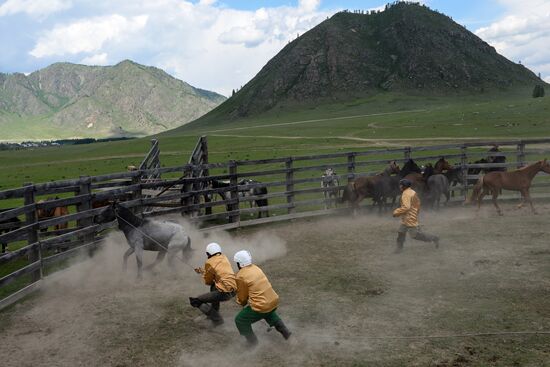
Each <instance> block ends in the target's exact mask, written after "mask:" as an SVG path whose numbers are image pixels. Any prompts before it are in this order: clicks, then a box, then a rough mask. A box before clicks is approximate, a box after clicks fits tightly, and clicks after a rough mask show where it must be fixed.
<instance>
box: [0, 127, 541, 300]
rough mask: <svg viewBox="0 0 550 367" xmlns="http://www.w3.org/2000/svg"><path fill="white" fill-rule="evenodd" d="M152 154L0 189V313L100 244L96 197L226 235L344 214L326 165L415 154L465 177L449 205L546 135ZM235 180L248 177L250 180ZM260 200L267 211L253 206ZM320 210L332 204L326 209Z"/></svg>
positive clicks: (360, 166) (365, 170)
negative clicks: (253, 152) (218, 154)
mask: <svg viewBox="0 0 550 367" xmlns="http://www.w3.org/2000/svg"><path fill="white" fill-rule="evenodd" d="M495 143H497V144H498V145H499V146H500V152H499V153H488V152H487V148H488V147H490V146H492V145H493V144H495ZM159 152H160V150H159V143H158V141H156V140H154V141H152V147H151V150H150V151H149V153H148V154H147V156H146V158H145V159H144V161H143V163H142V164H141V165H140V167H139V169H138V170H135V171H128V172H120V173H113V174H107V175H101V176H93V177H80V178H78V179H73V180H62V181H54V182H48V183H42V184H31V183H29V184H26V185H24V186H23V187H21V188H15V189H10V190H5V191H0V205H1V203H2V201H3V200H8V199H9V200H11V201H12V202H13V200H14V199H17V200H19V201H20V203H21V205H19V206H18V207H16V208H12V209H9V210H6V211H3V212H0V223H2V222H5V221H6V220H10V219H13V218H17V219H19V220H20V221H21V224H19V225H16V226H14V227H12V228H10V229H12V230H11V231H10V232H8V233H4V234H0V243H2V242H4V243H8V244H9V245H10V247H12V248H11V252H10V253H8V254H5V255H3V256H1V257H0V267H7V266H10V267H12V268H15V270H14V271H13V272H11V273H9V274H7V275H4V276H3V277H2V278H0V291H1V290H2V289H3V288H4V289H5V288H6V287H10V286H11V287H13V291H14V292H15V291H17V292H16V293H14V294H12V295H10V296H9V297H7V298H6V299H4V300H2V301H0V309H1V308H2V307H3V306H5V305H7V304H10V303H13V302H14V301H15V300H17V299H19V298H20V297H22V296H24V295H25V294H27V293H28V292H30V291H32V290H33V289H35V288H36V286H37V285H39V283H40V280H41V279H42V278H43V277H44V274H45V273H46V272H47V271H48V266H49V265H52V264H56V263H58V262H59V261H62V260H64V259H66V258H68V257H70V256H72V255H74V254H76V253H81V252H82V250H86V251H88V252H90V253H93V251H94V249H95V248H97V247H98V246H99V245H100V244H101V243H102V240H103V238H104V236H105V230H107V229H109V228H112V227H113V226H114V224H113V223H108V224H95V223H94V221H93V218H94V216H95V215H97V214H98V213H99V212H100V211H101V208H95V209H94V203H96V202H98V201H101V200H111V201H112V200H117V199H118V200H124V201H125V203H124V205H125V206H127V207H129V208H135V209H136V211H137V212H142V213H143V214H144V215H145V216H154V215H163V214H170V213H178V214H182V215H184V216H186V217H188V219H189V221H191V222H193V223H195V224H196V225H197V226H201V227H202V228H219V229H230V228H237V227H240V226H246V225H253V224H260V223H269V222H274V221H280V220H287V219H293V218H300V217H310V216H317V215H324V214H328V213H335V212H340V211H344V210H346V208H345V207H340V208H336V207H335V204H336V203H335V202H334V200H331V201H327V200H326V199H325V197H324V193H325V192H326V191H328V190H332V188H324V187H322V185H320V183H321V178H320V176H321V173H322V172H323V171H324V169H325V168H328V167H331V168H333V169H334V170H336V171H337V172H339V174H338V175H337V177H338V178H339V179H340V186H339V188H340V189H342V188H343V187H344V186H345V184H347V182H348V181H350V180H353V179H354V178H355V177H358V176H364V175H374V174H377V173H379V172H381V171H382V169H383V168H384V167H385V166H386V165H387V164H388V161H390V160H396V161H397V162H399V163H403V162H405V161H407V160H408V159H410V158H413V159H414V160H415V161H416V162H418V163H419V164H424V163H428V162H431V163H433V162H435V161H436V160H437V159H439V158H440V157H442V156H443V157H445V158H446V159H447V160H449V161H451V162H452V163H454V164H455V165H456V167H457V169H460V170H461V171H462V172H463V176H462V177H463V182H462V184H461V185H458V186H456V187H454V188H453V190H454V191H455V193H456V195H455V200H457V201H463V200H464V198H465V196H466V195H467V194H468V189H469V188H470V186H469V185H467V181H466V180H467V179H474V178H477V177H478V176H477V175H474V176H472V175H468V174H467V171H468V169H469V168H488V167H496V166H498V167H507V168H517V167H522V166H524V165H526V164H529V163H531V162H532V161H535V160H538V159H541V158H543V157H544V156H545V155H550V139H531V140H520V141H518V140H511V141H500V142H493V141H479V142H473V143H465V144H450V145H437V146H426V147H403V148H390V149H376V150H367V151H358V152H339V153H330V154H318V155H307V156H297V157H281V158H272V159H262V160H239V161H229V162H221V163H209V162H208V146H207V140H206V137H202V138H201V139H199V142H198V143H197V146H196V147H195V149H194V151H193V153H192V154H191V158H190V160H189V162H188V163H187V164H185V165H183V166H178V167H161V166H160V160H159ZM497 155H498V156H505V157H506V161H507V162H506V163H504V164H475V163H472V162H475V161H476V160H479V159H481V158H486V157H487V156H497ZM161 177H163V178H161ZM548 177H549V176H548V175H539V176H538V177H537V178H536V179H535V182H534V185H533V187H534V193H533V196H534V197H537V195H545V194H546V193H547V192H548V190H547V188H548V187H549V186H550V180H548ZM243 179H254V180H255V182H249V181H246V182H245V181H243ZM213 180H219V181H224V182H226V184H227V185H226V186H225V187H220V188H213V187H212V185H211V183H212V182H213ZM259 181H261V182H259ZM254 188H266V189H267V193H265V194H252V195H251V194H250V193H251V190H252V189H254ZM245 193H246V194H247V195H244V194H245ZM58 194H60V195H65V196H66V197H63V198H60V199H56V200H51V201H44V202H41V201H38V198H39V197H41V196H52V195H58ZM264 199H266V200H267V201H268V203H269V205H267V206H263V207H258V206H253V205H251V204H252V203H255V202H257V201H258V200H264ZM327 204H329V205H330V206H333V208H331V209H325V206H326V205H327ZM59 206H68V207H70V208H72V210H71V212H70V213H69V214H68V215H64V216H61V217H54V218H48V219H39V218H38V217H37V210H39V209H46V210H47V209H51V208H55V207H59ZM0 207H2V206H0ZM144 208H147V210H144ZM265 211H269V215H268V216H266V217H264V218H260V219H257V218H254V216H255V215H256V214H258V213H260V212H265ZM63 223H68V224H69V228H67V229H63V230H50V231H48V228H51V227H52V226H55V225H59V224H63ZM21 288H22V289H21ZM8 293H9V292H8ZM0 298H2V297H0Z"/></svg>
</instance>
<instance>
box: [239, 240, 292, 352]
mask: <svg viewBox="0 0 550 367" xmlns="http://www.w3.org/2000/svg"><path fill="white" fill-rule="evenodd" d="M233 260H234V261H235V262H236V263H237V267H238V268H239V271H238V272H237V275H236V279H237V303H238V304H240V305H241V306H244V308H243V309H242V311H241V312H239V313H238V314H237V316H236V317H235V324H236V325H237V329H238V330H239V333H240V334H241V335H243V336H244V337H246V340H247V341H248V343H249V344H250V345H251V346H253V345H256V344H257V343H258V338H257V337H256V335H255V334H254V331H252V324H253V323H255V322H257V321H260V320H265V321H267V323H268V324H269V326H274V327H275V329H276V330H277V331H278V332H280V333H281V334H282V335H283V337H284V338H285V339H288V338H289V337H290V335H291V332H290V331H289V330H288V329H287V327H286V326H285V324H284V323H283V320H281V318H280V317H279V315H277V312H276V310H277V307H278V306H279V296H278V295H277V293H275V291H274V290H273V287H272V286H271V283H270V282H269V280H268V279H267V277H266V276H265V274H264V272H263V271H262V269H260V268H259V267H257V266H256V265H254V264H252V256H251V255H250V252H248V251H246V250H242V251H239V252H237V253H236V254H235V257H234V258H233ZM247 303H248V305H247Z"/></svg>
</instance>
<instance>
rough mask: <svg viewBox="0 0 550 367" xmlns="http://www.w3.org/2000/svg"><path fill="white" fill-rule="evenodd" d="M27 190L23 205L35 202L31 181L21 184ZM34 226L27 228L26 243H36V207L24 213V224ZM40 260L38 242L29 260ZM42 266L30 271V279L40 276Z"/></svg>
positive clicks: (33, 280)
mask: <svg viewBox="0 0 550 367" xmlns="http://www.w3.org/2000/svg"><path fill="white" fill-rule="evenodd" d="M23 186H24V187H25V188H27V190H25V205H32V204H36V201H35V195H34V194H35V192H34V191H35V189H34V185H33V184H32V183H26V184H24V185H23ZM31 224H34V226H32V227H30V228H29V229H28V230H27V243H28V244H29V245H30V244H33V243H38V216H37V215H36V208H35V209H34V210H33V211H30V212H27V213H25V225H31ZM39 260H40V261H42V248H41V246H40V243H38V246H36V247H35V248H34V249H32V250H31V252H30V253H29V262H30V263H31V264H32V263H34V262H36V261H39ZM42 273H43V267H42V264H40V268H39V269H37V270H35V271H33V272H32V273H31V281H32V282H33V283H34V282H36V281H38V280H40V279H41V278H42Z"/></svg>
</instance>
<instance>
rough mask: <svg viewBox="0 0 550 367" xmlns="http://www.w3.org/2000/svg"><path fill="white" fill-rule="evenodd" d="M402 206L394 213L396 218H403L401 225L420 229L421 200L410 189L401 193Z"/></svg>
mask: <svg viewBox="0 0 550 367" xmlns="http://www.w3.org/2000/svg"><path fill="white" fill-rule="evenodd" d="M400 202H401V206H400V207H399V208H397V209H395V210H394V211H393V216H394V217H401V223H403V224H404V225H406V226H407V227H418V213H419V212H420V199H419V198H418V195H417V194H416V191H414V190H413V189H411V188H410V187H409V188H407V189H405V190H404V191H403V192H402V193H401V200H400Z"/></svg>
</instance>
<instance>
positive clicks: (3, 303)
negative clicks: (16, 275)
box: [0, 280, 42, 311]
mask: <svg viewBox="0 0 550 367" xmlns="http://www.w3.org/2000/svg"><path fill="white" fill-rule="evenodd" d="M41 286H42V280H39V281H37V282H34V283H31V284H29V285H28V286H26V287H25V288H23V289H20V290H18V291H17V292H15V293H13V294H10V295H9V296H7V297H6V298H4V299H2V300H0V311H1V310H3V309H4V308H6V307H8V306H11V305H13V304H14V303H16V302H17V301H19V300H20V299H22V298H24V297H26V296H28V295H29V294H31V293H33V292H35V291H37V290H38V289H40V287H41Z"/></svg>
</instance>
